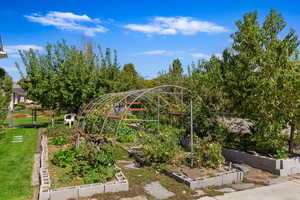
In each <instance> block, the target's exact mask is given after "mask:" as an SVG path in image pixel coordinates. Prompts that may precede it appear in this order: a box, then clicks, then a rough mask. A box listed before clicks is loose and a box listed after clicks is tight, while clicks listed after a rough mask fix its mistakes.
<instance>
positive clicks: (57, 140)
mask: <svg viewBox="0 0 300 200" xmlns="http://www.w3.org/2000/svg"><path fill="white" fill-rule="evenodd" d="M69 141H70V140H69V138H67V137H65V136H57V137H54V138H53V139H52V141H51V142H50V144H53V145H56V146H63V145H65V144H67V143H68V142H69Z"/></svg>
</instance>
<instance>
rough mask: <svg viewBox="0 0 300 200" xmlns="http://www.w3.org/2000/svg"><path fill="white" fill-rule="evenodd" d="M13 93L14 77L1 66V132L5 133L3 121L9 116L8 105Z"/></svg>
mask: <svg viewBox="0 0 300 200" xmlns="http://www.w3.org/2000/svg"><path fill="white" fill-rule="evenodd" d="M11 95H12V79H11V78H10V77H9V75H8V74H7V73H6V72H5V71H4V69H2V68H0V108H1V109H0V134H3V133H4V126H3V123H4V121H5V119H6V117H7V113H8V106H9V103H10V100H11Z"/></svg>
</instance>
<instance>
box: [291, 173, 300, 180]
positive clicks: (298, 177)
mask: <svg viewBox="0 0 300 200" xmlns="http://www.w3.org/2000/svg"><path fill="white" fill-rule="evenodd" d="M292 177H293V178H296V179H300V174H295V175H293V176H292Z"/></svg>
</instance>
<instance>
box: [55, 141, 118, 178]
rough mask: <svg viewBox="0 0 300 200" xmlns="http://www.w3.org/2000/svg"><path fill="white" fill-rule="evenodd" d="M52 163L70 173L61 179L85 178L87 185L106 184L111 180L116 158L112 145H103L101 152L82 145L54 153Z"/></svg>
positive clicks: (114, 171)
mask: <svg viewBox="0 0 300 200" xmlns="http://www.w3.org/2000/svg"><path fill="white" fill-rule="evenodd" d="M51 161H52V163H53V164H55V165H57V166H59V167H62V168H68V169H69V170H70V171H69V172H68V173H67V174H66V175H64V176H62V177H61V178H60V181H68V180H69V179H70V178H73V177H76V176H78V177H81V178H83V180H84V182H85V183H95V182H105V181H107V180H109V179H111V178H112V177H113V176H114V174H115V173H116V170H115V169H114V167H113V166H114V163H115V156H114V152H113V149H112V146H110V145H107V144H106V145H103V146H102V148H101V149H100V151H99V150H98V149H96V148H94V147H93V146H86V145H82V146H80V148H79V149H68V150H60V151H57V152H55V153H54V155H53V158H52V160H51Z"/></svg>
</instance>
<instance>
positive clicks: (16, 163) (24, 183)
mask: <svg viewBox="0 0 300 200" xmlns="http://www.w3.org/2000/svg"><path fill="white" fill-rule="evenodd" d="M19 135H22V136H23V142H22V143H12V138H13V136H19ZM37 137H38V136H37V129H33V128H26V129H25V128H18V129H9V130H8V131H7V132H6V134H5V136H4V137H3V138H1V139H0V199H1V200H2V199H3V200H4V199H7V200H8V199H9V200H27V199H29V198H30V197H31V195H32V186H31V173H32V165H33V155H34V153H35V148H36V143H37Z"/></svg>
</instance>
